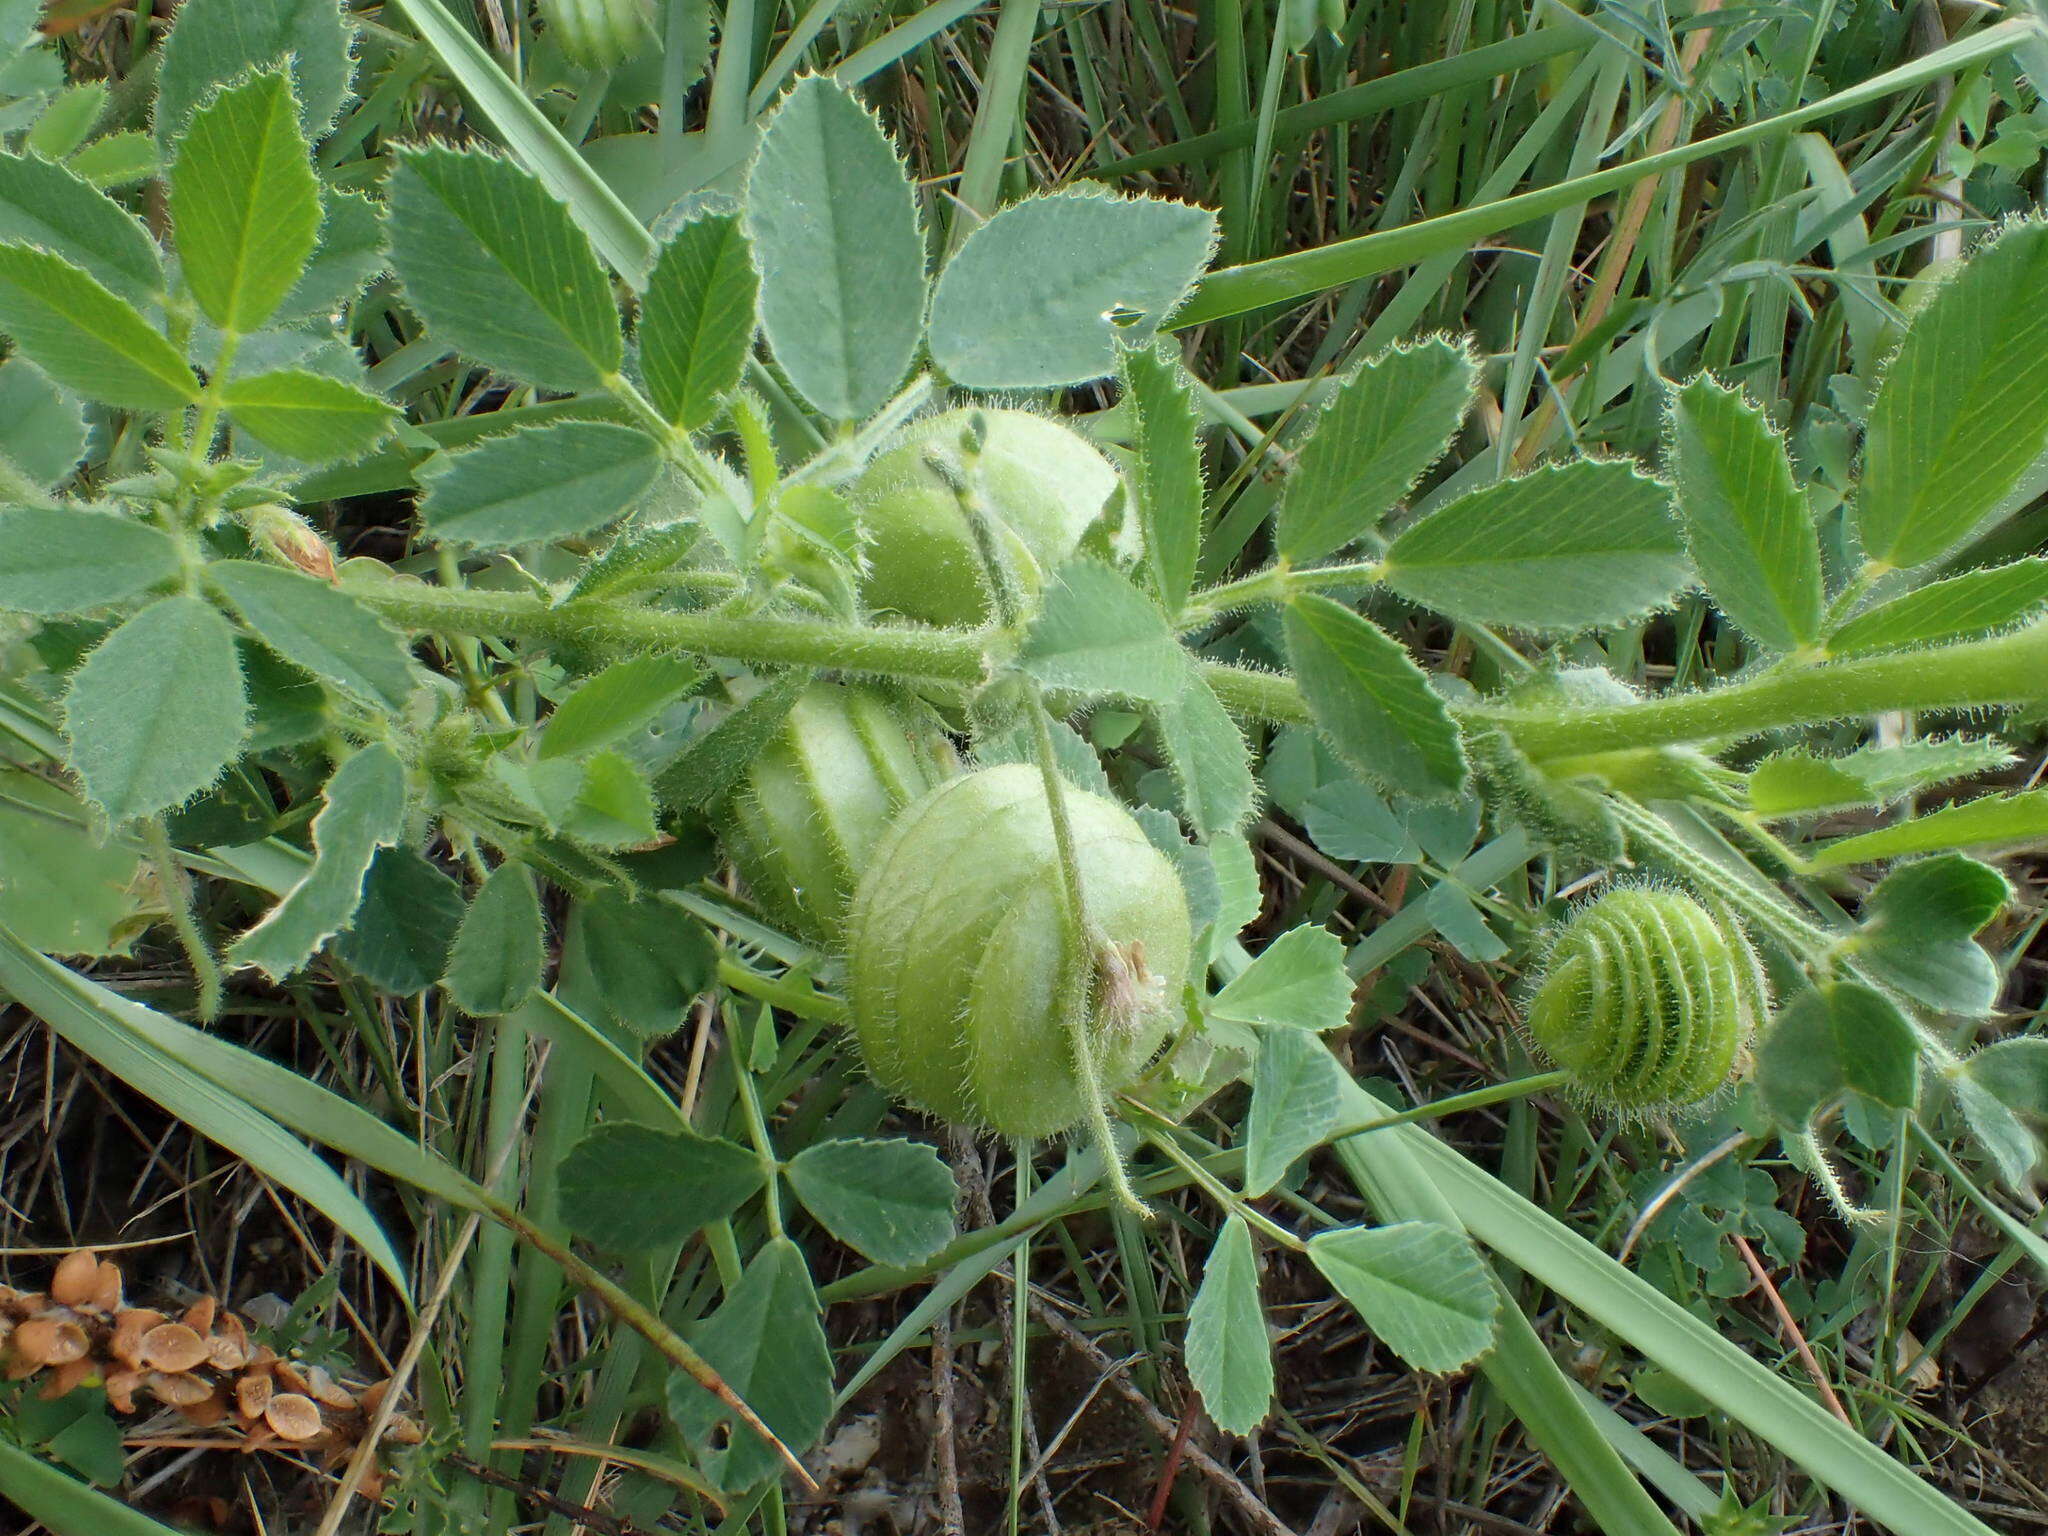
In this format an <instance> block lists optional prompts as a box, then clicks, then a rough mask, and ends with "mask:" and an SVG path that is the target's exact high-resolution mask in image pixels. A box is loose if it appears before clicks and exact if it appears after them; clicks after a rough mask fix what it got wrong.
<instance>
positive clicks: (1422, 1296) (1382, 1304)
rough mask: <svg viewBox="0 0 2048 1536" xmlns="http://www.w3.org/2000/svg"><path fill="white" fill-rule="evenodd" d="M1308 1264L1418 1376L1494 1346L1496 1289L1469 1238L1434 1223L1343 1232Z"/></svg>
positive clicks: (1319, 1243)
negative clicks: (1313, 1267) (1421, 1372)
mask: <svg viewBox="0 0 2048 1536" xmlns="http://www.w3.org/2000/svg"><path fill="white" fill-rule="evenodd" d="M1308 1257H1309V1262H1310V1263H1312V1264H1314V1265H1315V1267H1316V1268H1317V1269H1319V1270H1321V1271H1322V1272H1323V1277H1324V1278H1325V1279H1327V1280H1328V1281H1329V1282H1330V1284H1332V1285H1334V1286H1335V1287H1336V1288H1337V1294H1338V1295H1340V1296H1342V1297H1343V1298H1344V1299H1345V1300H1346V1301H1348V1302H1350V1303H1351V1305H1352V1307H1353V1308H1354V1309H1356V1311H1357V1313H1358V1315H1359V1316H1360V1317H1361V1318H1363V1319H1364V1320H1365V1325H1366V1327H1368V1328H1370V1329H1371V1330H1372V1331H1373V1332H1374V1333H1375V1334H1377V1335H1378V1336H1379V1338H1380V1341H1381V1342H1382V1343H1384V1344H1385V1345H1386V1346H1387V1347H1388V1348H1389V1349H1391V1350H1393V1352H1394V1353H1395V1354H1397V1355H1399V1356H1400V1357H1401V1358H1402V1359H1403V1360H1405V1361H1407V1362H1408V1364H1410V1365H1412V1366H1414V1367H1415V1369H1417V1370H1418V1371H1455V1370H1458V1369H1460V1368H1461V1367H1463V1366H1466V1365H1469V1364H1471V1362H1472V1361H1474V1360H1476V1359H1478V1358H1479V1357H1480V1356H1481V1355H1483V1354H1485V1353H1486V1352H1487V1351H1488V1350H1489V1349H1491V1348H1492V1347H1493V1334H1494V1320H1495V1318H1496V1317H1497V1315H1498V1314H1499V1311H1500V1290H1499V1288H1498V1286H1497V1285H1496V1284H1495V1283H1494V1279H1493V1275H1492V1273H1491V1271H1489V1270H1488V1269H1487V1267H1486V1264H1485V1261H1484V1260H1482V1259H1481V1258H1480V1257H1479V1253H1478V1250H1476V1249H1475V1248H1474V1247H1473V1246H1472V1240H1471V1239H1470V1238H1469V1237H1467V1236H1466V1235H1465V1234H1464V1233H1463V1232H1457V1231H1453V1230H1452V1229H1451V1228H1449V1227H1446V1226H1440V1225H1438V1224H1437V1223H1436V1222H1433V1221H1403V1222H1397V1223H1395V1224H1394V1225H1393V1226H1388V1227H1342V1228H1339V1229H1338V1230H1337V1231H1335V1232H1325V1233H1323V1234H1321V1235H1320V1236H1318V1237H1314V1238H1311V1239H1310V1240H1309V1245H1308Z"/></svg>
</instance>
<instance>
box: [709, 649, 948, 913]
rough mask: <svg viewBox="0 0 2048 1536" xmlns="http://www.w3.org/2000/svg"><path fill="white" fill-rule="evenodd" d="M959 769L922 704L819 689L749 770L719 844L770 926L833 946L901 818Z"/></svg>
mask: <svg viewBox="0 0 2048 1536" xmlns="http://www.w3.org/2000/svg"><path fill="white" fill-rule="evenodd" d="M959 771H960V763H959V759H958V757H957V756H956V755H955V754H954V751H953V744H952V742H951V741H950V740H948V738H947V736H946V733H945V731H944V730H943V729H942V728H941V727H940V724H939V721H938V718H937V717H936V716H935V715H933V714H932V712H931V711H930V710H929V709H927V708H926V707H925V706H923V705H922V704H919V703H918V702H916V701H915V700H911V699H905V698H902V697H898V696H895V695H892V694H889V693H886V692H884V691H883V690H882V689H880V688H875V687H871V686H867V685H864V684H852V683H835V682H817V683H813V684H812V685H811V686H810V687H809V688H807V689H805V690H804V692H803V693H801V694H799V695H798V697H797V701H796V703H795V704H794V705H793V706H792V707H791V709H790V711H789V714H788V716H787V717H785V718H784V720H783V722H782V724H781V726H780V727H779V728H778V729H777V730H776V732H775V735H774V736H773V737H772V738H771V739H770V741H769V742H768V745H767V746H766V747H764V748H763V749H762V750H761V752H760V753H759V754H758V755H757V756H756V757H755V758H754V760H753V762H752V763H751V764H749V765H748V768H747V772H746V776H745V778H743V779H742V780H741V782H740V784H739V787H738V788H737V789H736V790H735V791H734V793H733V795H732V797H731V799H730V800H728V801H727V803H726V806H725V808H724V812H723V815H722V817H721V818H720V819H721V825H720V827H719V837H720V840H721V841H722V842H723V843H724V844H725V849H726V853H727V854H728V855H729V856H730V857H731V859H732V862H733V867H734V868H736V869H737V870H738V871H739V873H740V878H741V879H742V880H744V881H746V883H747V889H748V890H749V891H751V892H752V893H753V895H754V898H755V900H756V901H758V902H759V903H760V904H761V907H762V909H763V910H764V911H766V912H767V913H768V915H769V916H770V917H772V918H773V919H775V921H777V922H778V923H780V924H782V925H783V926H784V927H786V928H787V929H789V930H790V932H792V933H794V934H796V935H797V936H798V937H800V938H806V939H813V940H820V941H824V942H828V943H830V942H836V941H837V939H838V936H839V932H840V929H841V927H842V925H843V923H844V921H845V916H846V903H847V900H848V898H849V897H850V896H851V895H852V893H853V888H854V884H855V882H856V881H857V880H858V879H859V876H860V871H861V870H862V868H864V867H865V866H866V864H867V861H868V859H869V856H870V855H871V853H872V852H873V849H874V847H875V844H876V843H877V842H879V841H880V839H881V837H882V834H883V833H884V831H886V830H887V828H888V826H889V823H890V822H891V821H892V820H893V819H894V818H895V816H896V813H897V812H898V811H900V810H901V809H903V807H904V806H906V805H908V804H909V803H910V802H911V801H913V800H915V799H916V798H917V797H918V796H920V795H922V794H924V793H925V792H926V791H927V790H929V789H931V788H933V787H934V786H935V785H937V784H939V783H941V782H943V781H944V780H946V779H947V778H950V777H951V776H953V775H954V774H956V773H958V772H959Z"/></svg>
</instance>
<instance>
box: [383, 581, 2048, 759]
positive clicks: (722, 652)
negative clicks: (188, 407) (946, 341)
mask: <svg viewBox="0 0 2048 1536" xmlns="http://www.w3.org/2000/svg"><path fill="white" fill-rule="evenodd" d="M350 590H351V591H352V592H353V593H354V595H355V596H356V597H357V598H358V599H359V600H360V601H362V602H363V603H364V604H366V605H367V606H369V607H371V608H373V609H375V610H376V611H377V612H379V613H381V614H382V615H384V617H386V618H387V619H390V620H392V621H394V622H396V623H398V624H401V625H403V626H405V627H406V628H408V629H416V630H433V631H440V632H443V633H449V634H491V635H521V636H528V637H531V638H534V639H541V640H566V641H574V642H576V643H578V644H585V645H609V646H613V647H616V648H619V649H623V650H629V651H635V652H648V651H693V652H697V653H699V654H703V655H711V656H724V657H729V658H731V659H733V660H736V661H749V662H762V663H769V664H773V665H781V666H817V667H832V668H836V669H838V670H841V671H847V672H864V673H873V674H878V675H883V676H890V677H901V678H908V679H920V680H928V681H939V682H951V683H964V684H970V685H971V684H978V683H980V682H982V681H984V680H985V679H986V678H987V676H988V675H989V670H990V664H989V657H988V654H987V647H988V643H989V637H988V636H987V635H983V634H976V633H971V632H969V631H965V630H943V629H913V628H909V627H907V626H906V627H888V628H884V627H880V626H875V625H866V624H835V623H823V622H819V621H817V620H811V619H795V618H779V617H775V616H771V615H765V614H747V615H733V614H723V613H718V612H709V613H673V612H657V611H653V610H649V609H645V608H638V607H633V606H630V605H626V604H620V603H614V602H610V601H607V600H605V599H602V598H583V599H580V600H577V601H574V602H568V603H563V604H560V605H559V606H550V605H549V604H548V603H547V602H546V601H545V600H544V599H542V598H540V597H537V596H533V595H530V594H525V593H509V592H478V591H463V592H453V591H449V590H447V589H445V588H440V587H429V586H425V585H417V584H414V583H412V582H406V581H390V582H381V581H380V582H365V583H362V584H360V585H352V586H351V587H350ZM1202 674H1203V676H1204V677H1205V678H1206V679H1207V680H1208V682H1209V685H1210V686H1211V687H1212V688H1213V689H1214V690H1215V692H1216V696H1217V697H1218V698H1219V699H1220V700H1221V701H1222V702H1223V704H1224V706H1225V707H1226V708H1228V709H1230V710H1232V711H1233V712H1234V713H1236V714H1239V715H1246V716H1250V717H1252V718H1255V719H1261V720H1270V721H1274V722H1278V723H1288V724H1307V723H1309V721H1310V715H1309V710H1308V705H1307V703H1306V702H1305V701H1304V700H1303V698H1302V695H1301V690H1300V689H1299V688H1298V687H1296V686H1295V684H1294V681H1293V680H1292V679H1291V678H1288V677H1284V676H1282V675H1280V674H1278V673H1273V672H1256V671H1253V670H1251V669H1250V668H1247V667H1238V666H1232V665H1229V664H1227V663H1221V662H1207V663H1204V664H1203V667H1202ZM2043 698H2048V622H2036V623H2034V624H2030V625H2028V626H2027V627H2026V628H2024V629H2018V630H2013V631H2011V632H2009V633H2007V634H2003V635H1997V636H1994V637H1992V638H1991V639H1987V640H1969V641H1963V642H1960V643H1958V644H1954V645H1944V646H1935V647H1931V648H1929V649H1927V650H1921V651H1899V652H1893V653H1889V654H1886V655H1881V656H1859V657H1854V658H1851V659H1848V660H1842V661H1830V662H1825V663H1821V664H1817V665H1815V666H1812V667H1806V668H1802V669H1800V670H1798V671H1792V672H1781V673H1770V674H1766V675H1763V676H1759V677H1756V678H1752V679H1749V680H1746V681H1741V682H1734V683H1729V684H1727V685H1725V686H1723V687H1720V688H1714V689H1709V690H1706V691H1703V692H1700V693H1683V694H1673V695H1669V696H1666V697H1663V698H1655V699H1646V700H1644V701H1643V702H1641V703H1636V704H1618V705H1609V706H1602V707H1599V708H1594V709H1567V710H1558V711H1539V710H1524V709H1509V708H1500V707H1496V706H1490V705H1468V706H1466V707H1464V708H1463V709H1461V710H1459V711H1458V714H1459V715H1460V716H1461V718H1463V719H1464V720H1466V721H1467V722H1469V723H1471V724H1475V725H1490V726H1495V727H1497V728H1499V729H1502V730H1505V731H1506V732H1507V733H1508V734H1509V735H1510V736H1512V737H1513V738H1514V740H1515V743H1516V744H1517V745H1518V746H1519V747H1520V748H1521V749H1522V750H1523V751H1524V752H1526V753H1527V754H1528V755H1529V756H1530V757H1531V758H1532V759H1534V760H1536V761H1538V762H1542V761H1544V760H1546V759H1550V758H1557V757H1570V756H1578V755H1582V754H1584V753H1588V752H1604V751H1622V750H1625V749H1627V748H1630V747H1653V746H1669V745H1674V744H1677V743H1681V742H1703V741H1715V740H1733V739H1740V738H1743V737H1747V736H1754V735H1757V734H1759V733H1761V732H1764V731H1768V730H1773V729H1776V728H1778V727H1780V726H1797V725H1819V724H1822V723H1824V722H1827V721H1830V720H1843V719H1849V718H1853V717H1858V716H1868V715H1876V714H1883V713H1885V712H1886V711H1888V710H1895V709H1907V710H1918V709H1935V710H1941V709H1982V708H1995V707H1999V706H2004V705H2012V704H2027V703H2033V702H2036V701H2039V700H2041V699H2043Z"/></svg>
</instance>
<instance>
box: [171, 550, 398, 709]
mask: <svg viewBox="0 0 2048 1536" xmlns="http://www.w3.org/2000/svg"><path fill="white" fill-rule="evenodd" d="M206 576H207V580H209V581H210V582H212V583H213V585H214V586H216V587H217V588H219V589H220V592H221V595H222V596H224V597H225V598H227V600H228V601H229V602H230V603H231V604H233V605H234V609H235V611H236V612H237V613H239V614H240V615H241V616H242V621H243V622H244V623H245V624H247V625H248V626H249V628H250V629H251V630H253V631H255V633H256V635H257V637H258V638H259V639H261V640H262V641H263V643H264V644H265V645H267V646H269V647H270V648H271V649H272V650H273V651H275V652H277V654H278V655H280V656H282V657H283V658H284V659H285V660H286V661H289V662H291V663H293V664H294V665H295V666H299V667H303V668H304V669H305V670H306V671H308V672H310V673H312V674H313V675H314V676H315V677H317V678H319V679H320V680H321V681H322V682H324V683H329V684H332V685H333V686H334V687H336V688H339V689H340V690H341V691H342V692H344V693H347V694H350V695H353V696H354V697H355V698H358V699H362V700H364V701H366V702H369V703H372V704H382V705H383V706H384V707H385V708H387V709H389V710H391V711H392V712H393V713H397V712H399V711H402V710H403V709H404V708H405V705H406V701H407V700H408V699H410V698H411V697H412V693H413V690H414V689H415V688H416V687H418V686H419V680H420V678H419V672H418V671H417V670H416V669H415V668H414V666H413V663H412V655H411V652H410V651H409V650H408V648H407V646H406V643H405V641H404V640H402V639H401V638H399V636H398V634H397V633H396V632H395V631H393V630H392V629H390V628H389V627H387V626H386V625H385V623H384V621H383V620H382V619H380V618H378V617H377V616H376V615H375V614H373V613H372V612H370V610H369V609H367V608H365V607H364V606H363V605H362V604H361V603H359V602H357V601H356V600H355V599H354V598H353V597H351V596H349V595H348V594H347V593H346V592H343V591H341V590H339V589H338V588H336V587H331V586H329V585H328V584H327V583H326V582H324V581H321V580H319V579H318V578H317V577H313V576H307V575H304V574H303V573H301V572H299V571H291V570H286V569H285V568H284V567H283V566H278V565H258V564H257V563H256V562H255V561H253V560H217V561H215V562H214V563H213V564H211V565H209V566H208V567H207V568H206Z"/></svg>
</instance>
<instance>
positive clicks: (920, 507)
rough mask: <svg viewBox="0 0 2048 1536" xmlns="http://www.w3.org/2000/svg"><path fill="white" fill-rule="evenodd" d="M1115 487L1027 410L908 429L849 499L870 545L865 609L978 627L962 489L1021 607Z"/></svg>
mask: <svg viewBox="0 0 2048 1536" xmlns="http://www.w3.org/2000/svg"><path fill="white" fill-rule="evenodd" d="M977 428H978V438H979V440H978V442H977ZM1119 483H1120V482H1119V479H1118V476H1117V472H1116V470H1115V468H1114V467H1113V466H1112V465H1111V464H1110V462H1109V460H1107V459H1105V458H1104V457H1103V456H1102V455H1101V454H1100V453H1099V452H1097V451H1096V449H1095V447H1094V445H1093V444H1091V443H1090V442H1089V441H1088V440H1087V439H1086V438H1084V437H1082V436H1081V435H1080V434H1079V433H1078V432H1075V431H1074V430H1072V429H1071V428H1069V427H1063V426H1061V425H1060V424H1059V423H1058V422H1056V421H1049V420H1047V419H1046V418H1045V417H1043V416H1034V415H1032V414H1031V413H1030V412H1029V411H1006V410H993V409H988V408H982V407H976V408H973V409H967V410H957V411H947V412H945V413H943V414H941V415H937V416H931V417H927V418H926V419H925V420H923V421H920V422H915V423H913V424H912V425H911V426H910V427H909V429H908V430H907V431H906V432H905V433H904V435H903V436H902V437H901V438H900V439H898V440H897V442H896V443H895V444H894V445H892V446H891V447H890V448H888V449H887V450H885V451H884V452H883V453H881V454H880V455H878V456H877V457H876V459H875V460H874V462H873V463H872V464H870V465H869V466H868V467H867V469H866V470H864V471H863V472H862V473H861V475H860V478H859V479H857V480H856V481H854V483H853V486H852V489H851V492H850V495H851V499H852V501H853V503H854V506H855V508H856V509H857V510H858V512H859V514H860V519H861V526H862V528H863V529H864V531H865V533H866V535H867V540H868V544H867V560H868V575H867V580H866V583H865V586H864V589H863V595H864V597H865V598H866V600H867V604H868V606H869V607H870V608H874V609H881V610H889V611H893V612H896V613H900V614H902V615H903V616H904V617H906V618H911V619H921V620H923V621H924V622H925V623H927V624H942V625H950V626H953V627H955V628H971V627H973V626H975V625H978V624H983V623H986V622H987V620H988V617H989V615H990V613H991V612H992V611H993V609H992V607H991V603H990V593H989V586H988V574H987V564H986V561H985V559H984V557H983V554H982V549H981V545H980V543H979V541H978V540H977V538H976V533H975V529H974V526H973V524H972V523H971V522H970V520H969V514H968V511H967V509H966V508H965V507H963V506H962V504H961V496H962V492H963V491H965V492H966V493H967V494H968V495H969V496H978V497H979V499H980V504H981V506H982V508H983V509H984V510H985V512H986V513H987V516H988V519H989V531H990V533H991V534H992V535H993V541H994V545H995V553H996V554H997V556H998V557H999V558H1000V559H1001V560H1002V561H1003V562H1004V564H1005V565H1006V566H1007V567H1008V569H1009V572H1010V576H1011V578H1012V580H1013V581H1014V582H1015V585H1016V587H1017V589H1018V591H1019V593H1020V594H1021V595H1022V596H1023V597H1024V598H1025V599H1026V600H1029V599H1030V598H1032V597H1034V596H1035V595H1036V594H1037V592H1038V590H1039V588H1040V587H1041V586H1042V585H1043V584H1044V581H1045V575H1046V572H1048V571H1050V570H1051V569H1052V568H1053V567H1055V566H1057V565H1059V564H1061V563H1062V562H1063V561H1065V560H1066V559H1067V558H1068V557H1069V556H1070V555H1072V554H1073V553H1074V550H1075V548H1076V547H1077V546H1078V545H1079V544H1080V542H1081V536H1082V534H1083V533H1085V532H1086V531H1087V529H1088V526H1089V524H1091V523H1093V522H1094V521H1095V520H1096V518H1097V517H1099V516H1101V514H1102V510H1103V508H1104V507H1105V506H1106V505H1107V504H1108V503H1109V500H1110V498H1111V497H1112V496H1113V495H1115V493H1116V490H1117V486H1118V484H1119Z"/></svg>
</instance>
